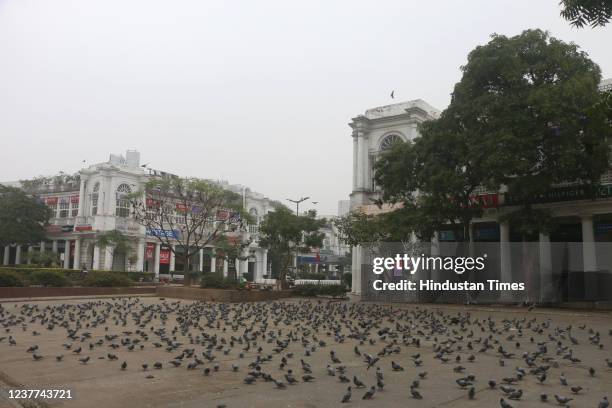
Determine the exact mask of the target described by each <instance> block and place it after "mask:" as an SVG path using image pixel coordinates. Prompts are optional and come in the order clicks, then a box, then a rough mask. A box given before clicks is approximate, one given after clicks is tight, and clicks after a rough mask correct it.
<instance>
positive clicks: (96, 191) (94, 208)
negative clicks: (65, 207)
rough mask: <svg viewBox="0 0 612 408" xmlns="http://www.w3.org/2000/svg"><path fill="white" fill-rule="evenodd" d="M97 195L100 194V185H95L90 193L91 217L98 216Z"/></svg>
mask: <svg viewBox="0 0 612 408" xmlns="http://www.w3.org/2000/svg"><path fill="white" fill-rule="evenodd" d="M99 194H100V183H96V184H95V185H94V188H93V191H92V193H91V215H97V214H98V195H99Z"/></svg>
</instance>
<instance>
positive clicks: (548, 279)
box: [540, 232, 557, 302]
mask: <svg viewBox="0 0 612 408" xmlns="http://www.w3.org/2000/svg"><path fill="white" fill-rule="evenodd" d="M555 300H557V299H555V293H554V289H553V282H552V253H551V250H550V236H549V235H548V234H545V233H542V232H540V302H551V301H555Z"/></svg>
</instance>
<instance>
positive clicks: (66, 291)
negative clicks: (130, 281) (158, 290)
mask: <svg viewBox="0 0 612 408" xmlns="http://www.w3.org/2000/svg"><path fill="white" fill-rule="evenodd" d="M154 293H155V287H154V286H146V287H143V286H133V287H118V288H101V287H66V288H41V287H38V288H36V287H26V288H0V299H7V298H44V297H65V296H100V295H108V296H113V295H144V294H154Z"/></svg>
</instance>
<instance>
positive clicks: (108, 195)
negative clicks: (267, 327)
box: [0, 150, 274, 281]
mask: <svg viewBox="0 0 612 408" xmlns="http://www.w3.org/2000/svg"><path fill="white" fill-rule="evenodd" d="M166 175H168V174H167V173H165V172H163V171H158V170H153V169H149V168H147V167H146V166H144V165H142V166H141V164H140V153H139V152H138V151H135V150H128V151H127V153H126V155H125V156H122V155H114V154H111V155H110V158H109V160H108V161H106V162H103V163H98V164H94V165H91V166H88V167H86V168H83V169H81V170H80V171H79V172H78V173H77V174H75V175H66V174H63V173H60V174H59V175H58V176H54V177H41V178H35V179H33V180H24V181H20V182H12V183H3V184H6V185H12V186H15V187H20V188H22V189H24V190H25V191H26V192H28V193H32V194H35V195H36V196H37V197H39V198H40V199H41V200H43V202H44V203H46V205H47V206H48V207H49V208H50V209H51V211H52V214H53V215H52V217H51V219H50V225H49V226H48V227H47V239H46V240H45V241H42V242H40V243H38V244H37V245H29V246H25V245H21V246H20V245H11V246H6V247H4V248H2V249H0V262H1V263H2V264H3V265H13V264H24V263H28V262H29V259H30V257H29V256H27V254H28V253H29V252H33V251H41V252H45V251H53V252H54V253H57V254H58V256H59V259H60V262H61V263H62V265H63V267H64V268H72V269H81V268H82V267H85V268H90V269H100V270H117V271H139V272H141V271H144V272H151V273H155V276H156V278H157V279H159V278H160V277H162V278H163V277H166V276H169V275H170V274H173V273H174V272H175V271H181V270H182V266H181V265H178V264H177V262H179V259H178V258H177V257H176V256H175V254H174V251H172V250H171V249H170V248H168V247H166V246H165V245H163V244H162V243H161V242H160V240H159V239H158V238H156V237H155V236H154V232H151V231H147V230H146V228H145V227H144V226H142V225H140V224H138V223H137V222H136V221H135V220H134V219H133V218H132V217H131V216H130V213H131V211H130V203H129V201H128V200H127V199H126V198H125V196H126V195H127V194H129V193H132V192H135V191H141V190H143V187H144V185H145V183H146V182H147V181H148V180H149V179H150V178H151V177H160V176H162V177H163V176H166ZM215 183H217V184H219V185H220V186H222V187H223V188H226V189H228V190H231V191H233V192H235V193H238V194H240V195H242V199H243V207H244V208H245V209H246V211H248V212H249V213H250V214H251V216H252V218H253V219H254V222H252V223H251V224H250V225H248V226H247V230H246V231H243V232H242V234H243V236H242V238H243V239H245V240H250V244H249V246H248V248H246V249H245V250H244V253H243V254H242V256H241V257H240V258H241V259H225V258H223V257H218V256H217V251H215V248H213V247H212V246H211V247H208V248H204V249H202V250H200V251H199V256H198V257H197V259H195V260H194V262H192V265H191V267H192V270H193V271H202V272H210V271H216V272H222V273H223V274H224V275H225V276H227V275H228V273H229V271H231V270H232V269H235V270H236V273H237V276H241V275H242V276H244V277H245V278H247V279H248V280H250V281H255V280H258V279H262V278H264V276H266V275H267V274H268V270H269V267H268V260H267V250H266V249H265V248H261V247H259V245H258V225H259V223H260V222H261V220H262V219H263V217H264V216H265V215H266V214H267V213H268V212H269V211H272V210H273V209H274V202H273V201H272V200H270V199H268V198H267V197H265V196H264V195H263V194H260V193H256V192H253V191H251V190H250V189H249V188H247V187H244V186H241V185H231V184H229V183H228V182H225V181H221V182H215ZM113 230H117V231H120V232H121V233H122V234H124V235H126V236H127V237H128V238H129V240H130V243H131V247H132V249H133V252H134V256H131V257H128V256H125V255H122V254H118V253H115V251H114V250H113V248H112V247H110V246H109V247H102V246H100V245H99V244H98V237H99V236H100V234H103V233H105V232H108V231H113ZM174 249H175V250H176V249H177V248H176V247H175V248H174Z"/></svg>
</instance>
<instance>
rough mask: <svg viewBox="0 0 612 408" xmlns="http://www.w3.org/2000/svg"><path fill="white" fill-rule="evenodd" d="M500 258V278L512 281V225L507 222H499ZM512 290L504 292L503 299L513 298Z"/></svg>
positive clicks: (508, 281) (506, 281) (504, 281)
mask: <svg viewBox="0 0 612 408" xmlns="http://www.w3.org/2000/svg"><path fill="white" fill-rule="evenodd" d="M499 258H500V263H501V273H500V277H499V280H500V281H501V282H503V283H512V261H511V258H510V225H508V223H507V222H502V223H500V224H499ZM512 297H513V296H512V293H511V292H502V293H501V294H500V298H501V299H502V300H511V299H512Z"/></svg>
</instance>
